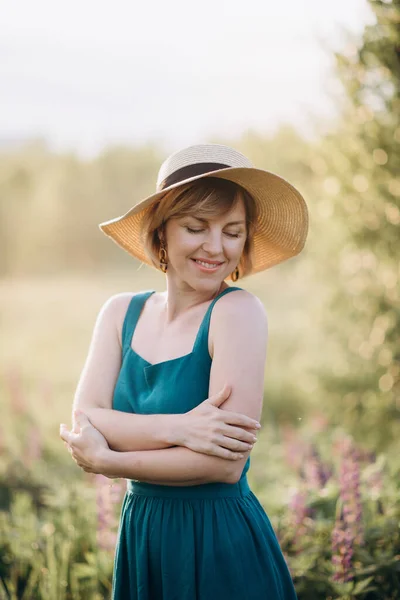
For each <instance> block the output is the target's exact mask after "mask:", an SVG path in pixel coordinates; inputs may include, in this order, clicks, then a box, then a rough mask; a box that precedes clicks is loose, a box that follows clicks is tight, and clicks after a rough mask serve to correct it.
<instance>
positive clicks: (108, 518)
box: [95, 474, 122, 551]
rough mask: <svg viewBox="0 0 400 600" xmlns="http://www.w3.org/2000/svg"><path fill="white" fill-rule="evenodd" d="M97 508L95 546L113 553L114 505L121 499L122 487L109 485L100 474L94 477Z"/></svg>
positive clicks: (115, 535)
mask: <svg viewBox="0 0 400 600" xmlns="http://www.w3.org/2000/svg"><path fill="white" fill-rule="evenodd" d="M95 484H96V507H97V544H98V546H99V548H102V549H103V550H107V551H113V549H114V547H115V543H116V540H117V531H116V528H117V522H116V518H115V512H114V505H115V503H116V502H117V501H118V500H119V499H120V498H121V495H122V485H121V484H120V483H117V484H115V483H114V484H110V480H109V479H108V478H107V477H105V476H104V475H101V474H96V475H95Z"/></svg>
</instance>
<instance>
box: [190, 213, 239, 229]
mask: <svg viewBox="0 0 400 600" xmlns="http://www.w3.org/2000/svg"><path fill="white" fill-rule="evenodd" d="M190 216H191V217H192V219H196V221H201V222H202V223H208V220H207V219H202V218H201V217H195V216H192V215H190ZM245 223H246V221H244V220H241V221H230V223H226V225H225V226H226V227H228V226H229V225H244V224H245Z"/></svg>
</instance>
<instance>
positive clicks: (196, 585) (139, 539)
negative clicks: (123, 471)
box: [112, 287, 297, 600]
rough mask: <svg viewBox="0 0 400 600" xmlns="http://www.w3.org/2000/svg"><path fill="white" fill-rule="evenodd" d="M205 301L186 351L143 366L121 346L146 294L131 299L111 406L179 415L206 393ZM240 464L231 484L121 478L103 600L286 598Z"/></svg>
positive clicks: (285, 581)
mask: <svg viewBox="0 0 400 600" xmlns="http://www.w3.org/2000/svg"><path fill="white" fill-rule="evenodd" d="M237 289H241V288H238V287H229V288H227V289H225V290H223V291H222V292H221V293H220V294H219V295H218V296H217V297H216V298H214V299H213V301H212V302H211V304H210V306H209V307H208V310H207V312H206V314H205V316H204V319H203V321H202V323H201V325H200V328H199V331H198V334H197V337H196V341H195V344H194V347H193V350H192V352H191V353H190V354H186V355H185V356H182V357H179V358H174V359H171V360H167V361H163V362H161V363H157V364H151V363H149V362H148V361H146V360H144V359H143V358H142V357H141V356H139V355H138V354H137V353H136V352H135V351H134V350H133V349H132V348H131V340H132V336H133V332H134V329H135V326H136V323H137V321H138V319H139V316H140V313H141V310H142V308H143V305H144V303H145V302H146V300H147V298H148V297H149V296H150V295H151V294H153V293H154V291H149V292H143V293H140V294H137V295H135V296H133V298H132V300H131V302H130V304H129V307H128V310H127V313H126V316H125V320H124V324H123V329H122V344H123V350H122V352H123V360H122V366H121V371H120V374H119V377H118V380H117V383H116V386H115V392H114V398H113V408H114V409H116V410H120V411H125V412H130V413H137V414H161V413H165V414H168V413H169V414H171V413H184V412H187V411H189V410H191V409H192V408H194V407H195V406H197V405H198V404H200V403H201V402H203V401H204V400H205V399H206V398H208V387H209V378H210V369H211V363H212V359H211V358H210V355H209V352H208V330H209V324H210V317H211V311H212V309H213V306H214V304H215V303H216V302H217V301H218V299H219V298H221V297H222V296H223V295H224V294H226V293H229V292H233V291H234V290H237ZM249 466H250V458H249V459H248V460H247V461H246V464H245V466H244V468H243V472H242V475H241V478H240V480H239V481H238V482H237V483H234V484H229V483H223V482H221V483H206V484H201V485H195V486H165V485H157V484H150V483H146V482H141V481H136V480H127V491H126V494H125V496H124V499H123V503H122V510H121V518H120V523H119V529H118V539H117V544H116V551H115V559H114V571H113V582H112V589H113V591H112V599H113V600H239V599H240V600H296V598H297V596H296V593H295V590H294V586H293V582H292V579H291V576H290V572H289V569H288V566H287V564H286V561H285V558H284V556H283V554H282V551H281V548H280V546H279V543H278V540H277V537H276V535H275V532H274V530H273V528H272V526H271V523H270V521H269V518H268V516H267V515H266V513H265V511H264V509H263V507H262V506H261V504H260V502H259V501H258V499H257V498H256V496H255V495H254V494H253V492H252V491H251V489H250V487H249V484H248V481H247V477H246V473H247V471H248V469H249Z"/></svg>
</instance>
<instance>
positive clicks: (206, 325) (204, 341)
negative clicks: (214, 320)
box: [193, 286, 243, 354]
mask: <svg viewBox="0 0 400 600" xmlns="http://www.w3.org/2000/svg"><path fill="white" fill-rule="evenodd" d="M235 290H243V288H240V287H237V286H231V287H227V288H225V289H224V290H223V291H222V292H221V293H220V294H218V296H216V297H215V298H214V300H213V301H212V302H211V304H210V306H209V307H208V309H207V312H206V314H205V315H204V317H203V320H202V322H201V325H200V327H199V331H198V332H197V337H196V341H195V343H194V346H193V352H195V351H196V350H198V348H199V347H200V346H203V348H205V349H206V351H207V354H208V332H209V330H210V320H211V313H212V310H213V308H214V304H215V303H216V302H217V301H218V300H219V299H220V298H222V296H225V294H229V292H234V291H235Z"/></svg>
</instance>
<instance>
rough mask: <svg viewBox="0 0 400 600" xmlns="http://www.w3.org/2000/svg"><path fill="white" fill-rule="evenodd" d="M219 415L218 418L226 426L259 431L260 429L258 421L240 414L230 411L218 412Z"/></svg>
mask: <svg viewBox="0 0 400 600" xmlns="http://www.w3.org/2000/svg"><path fill="white" fill-rule="evenodd" d="M220 413H221V414H220V418H221V419H222V420H223V421H224V422H225V423H227V424H228V425H239V427H249V428H250V429H260V427H261V424H260V423H259V422H258V421H256V420H255V419H252V418H251V417H248V416H247V415H244V414H242V413H236V412H233V411H230V410H220Z"/></svg>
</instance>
